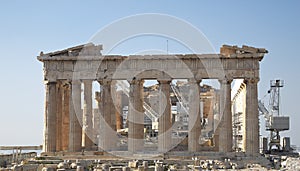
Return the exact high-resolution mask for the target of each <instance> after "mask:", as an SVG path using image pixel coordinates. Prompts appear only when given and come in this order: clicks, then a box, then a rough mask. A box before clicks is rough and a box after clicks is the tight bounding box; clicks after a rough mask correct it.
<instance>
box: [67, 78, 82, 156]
mask: <svg viewBox="0 0 300 171" xmlns="http://www.w3.org/2000/svg"><path fill="white" fill-rule="evenodd" d="M69 111H70V134H69V151H71V152H78V151H81V146H82V127H81V125H80V120H82V110H81V82H80V81H72V84H71V95H70V110H69Z"/></svg>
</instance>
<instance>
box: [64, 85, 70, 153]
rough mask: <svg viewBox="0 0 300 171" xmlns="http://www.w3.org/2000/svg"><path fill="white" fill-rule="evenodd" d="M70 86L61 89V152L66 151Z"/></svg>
mask: <svg viewBox="0 0 300 171" xmlns="http://www.w3.org/2000/svg"><path fill="white" fill-rule="evenodd" d="M69 110H70V85H69V84H65V85H64V87H63V106H62V150H63V151H68V148H69V131H70V114H69Z"/></svg>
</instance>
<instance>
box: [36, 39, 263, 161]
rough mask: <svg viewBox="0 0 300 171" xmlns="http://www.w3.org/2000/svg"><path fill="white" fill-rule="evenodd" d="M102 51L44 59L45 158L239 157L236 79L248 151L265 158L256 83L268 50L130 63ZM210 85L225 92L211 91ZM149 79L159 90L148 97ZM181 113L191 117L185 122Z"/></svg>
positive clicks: (76, 50) (90, 47)
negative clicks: (242, 89) (242, 91)
mask: <svg viewBox="0 0 300 171" xmlns="http://www.w3.org/2000/svg"><path fill="white" fill-rule="evenodd" d="M101 50H102V45H94V44H92V43H89V44H85V45H80V46H76V47H72V48H68V49H65V50H61V51H55V52H51V53H43V52H41V53H40V55H39V56H38V57H37V59H38V60H39V61H41V62H43V64H44V82H45V92H46V94H45V115H44V117H45V121H44V144H43V153H44V154H46V155H56V154H61V153H64V154H68V153H77V152H78V154H81V153H82V152H89V151H90V152H95V154H96V152H113V151H126V152H128V153H139V152H145V151H146V152H147V151H156V152H158V153H167V152H169V151H176V150H179V151H186V152H187V153H194V152H202V151H211V152H232V151H234V148H233V139H234V138H233V123H232V117H233V115H232V107H231V99H232V98H231V87H232V83H233V81H234V80H236V79H243V84H244V85H245V86H246V98H245V99H246V100H245V101H246V102H245V103H246V105H245V114H244V121H243V123H244V124H243V129H244V136H243V147H242V151H244V152H245V153H247V154H257V153H259V118H258V100H257V99H258V98H257V84H258V82H259V68H260V67H259V66H260V61H261V60H262V59H263V57H264V55H265V54H266V53H268V51H267V50H266V49H263V48H254V47H249V46H242V47H237V46H228V45H223V46H222V47H221V48H220V53H218V54H161V55H129V56H121V55H102V53H101ZM208 79H210V80H216V81H217V83H219V89H214V88H212V87H210V86H206V85H205V84H204V82H205V80H208ZM147 80H155V81H157V85H156V89H155V92H152V94H151V92H148V95H147V97H146V94H147V92H145V91H146V90H147V91H148V89H147V88H145V86H144V81H147ZM175 80H184V81H177V83H176V85H175V83H174V81H175ZM180 82H181V83H182V82H184V83H183V85H184V86H185V87H186V88H185V89H184V90H183V88H181V90H180V86H183V85H179V83H180ZM176 88H177V89H176ZM209 95H211V98H210V97H208V96H209ZM205 96H207V98H205ZM126 99H127V100H126ZM147 99H148V100H147ZM153 99H154V100H153ZM210 99H211V100H210ZM208 100H210V101H208ZM151 101H155V102H153V103H151ZM126 106H127V109H126ZM173 108H175V109H173ZM179 108H183V109H184V110H183V112H185V113H186V115H182V117H179V113H180V112H179ZM180 116H181V115H180ZM184 116H185V117H184ZM180 118H181V119H180ZM182 118H183V119H182ZM147 119H148V120H147ZM148 121H149V122H148ZM180 122H186V124H182V123H180ZM148 123H149V124H148ZM205 124H206V125H208V126H205ZM146 125H148V126H146ZM149 125H150V126H149ZM179 127H180V128H179ZM185 128H186V129H185ZM150 130H151V131H150ZM149 132H151V134H150V133H149ZM179 147H180V148H179ZM181 147H182V148H181Z"/></svg>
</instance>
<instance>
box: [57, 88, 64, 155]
mask: <svg viewBox="0 0 300 171" xmlns="http://www.w3.org/2000/svg"><path fill="white" fill-rule="evenodd" d="M56 104H57V105H56V111H57V112H56V130H57V131H56V151H62V143H63V137H62V131H63V129H62V119H63V118H62V112H63V111H62V109H63V87H62V84H61V82H58V83H57V85H56Z"/></svg>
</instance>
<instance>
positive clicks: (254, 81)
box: [244, 78, 259, 84]
mask: <svg viewBox="0 0 300 171" xmlns="http://www.w3.org/2000/svg"><path fill="white" fill-rule="evenodd" d="M258 82H259V78H245V79H244V83H245V84H257V83H258Z"/></svg>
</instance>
